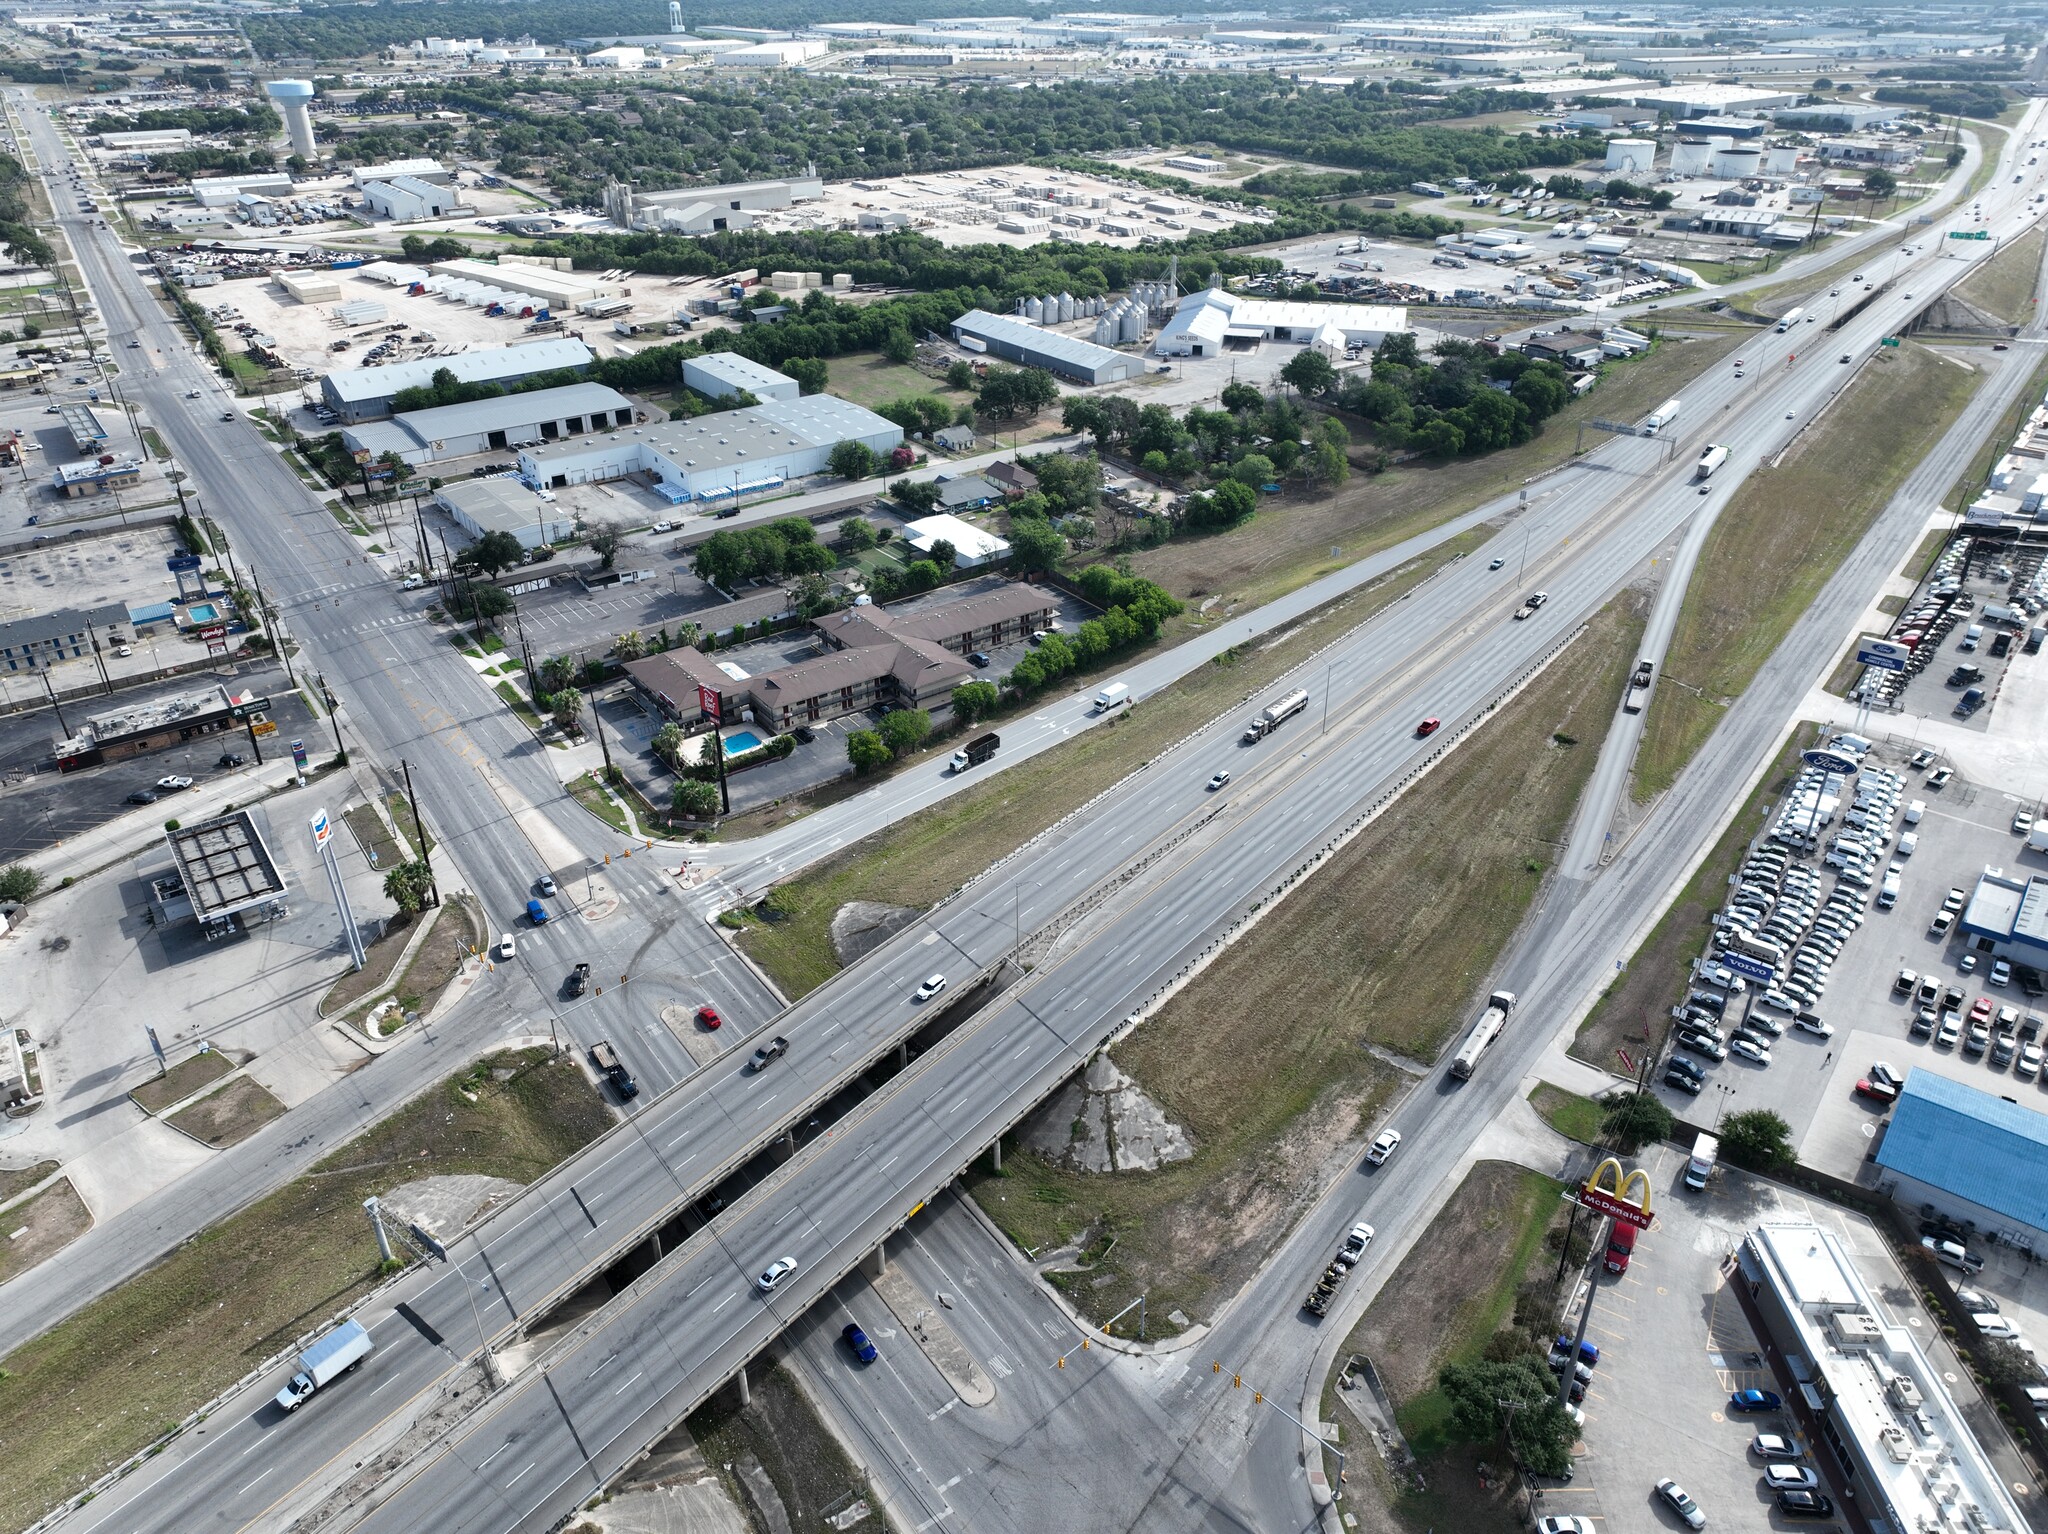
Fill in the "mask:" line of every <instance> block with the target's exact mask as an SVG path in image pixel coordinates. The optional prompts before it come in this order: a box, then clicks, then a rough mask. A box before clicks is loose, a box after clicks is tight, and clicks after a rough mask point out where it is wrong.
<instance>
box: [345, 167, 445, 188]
mask: <svg viewBox="0 0 2048 1534" xmlns="http://www.w3.org/2000/svg"><path fill="white" fill-rule="evenodd" d="M400 176H410V177H412V179H413V180H415V181H431V182H433V183H434V184H435V185H436V186H448V185H450V184H452V183H453V182H454V180H455V172H454V171H452V170H450V169H448V167H447V166H445V165H443V164H442V163H441V162H440V161H439V160H429V159H418V160H386V161H385V162H384V163H383V164H382V165H362V166H358V167H357V168H356V169H355V170H354V171H353V172H351V179H353V180H354V182H355V187H356V190H357V191H359V192H360V191H361V190H362V189H363V188H364V187H366V186H368V185H369V184H370V183H371V182H372V181H396V180H397V179H398V178H399V177H400Z"/></svg>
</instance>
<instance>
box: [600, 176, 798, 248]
mask: <svg viewBox="0 0 2048 1534" xmlns="http://www.w3.org/2000/svg"><path fill="white" fill-rule="evenodd" d="M824 195H825V180H824V178H823V177H822V176H820V175H819V174H818V167H817V166H816V165H806V166H805V167H804V173H803V174H802V175H801V176H791V177H790V178H788V179H787V180H784V181H739V182H733V183H731V184H730V185H726V186H689V187H677V188H675V189H673V190H671V191H665V192H636V191H634V190H633V188H632V187H630V186H628V185H627V184H626V183H625V182H623V181H614V182H611V183H609V184H608V185H606V187H605V189H604V214H605V217H606V218H608V219H610V220H611V221H612V222H613V223H615V224H617V225H618V226H619V227H620V228H621V229H656V230H660V231H662V232H663V233H667V234H716V233H718V232H719V231H721V230H725V229H751V228H753V226H754V215H755V214H756V213H768V212H775V211H778V210H780V209H783V208H790V207H794V206H795V205H796V204H798V203H800V202H816V201H817V200H818V199H820V198H821V197H823V196H824Z"/></svg>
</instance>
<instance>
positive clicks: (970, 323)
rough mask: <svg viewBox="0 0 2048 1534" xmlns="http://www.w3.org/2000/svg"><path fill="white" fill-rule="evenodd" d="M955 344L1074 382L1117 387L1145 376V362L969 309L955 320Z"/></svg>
mask: <svg viewBox="0 0 2048 1534" xmlns="http://www.w3.org/2000/svg"><path fill="white" fill-rule="evenodd" d="M953 339H954V340H955V341H958V342H959V343H960V344H961V345H963V346H965V347H967V348H968V350H970V351H985V352H987V353H988V354H989V355H990V356H992V357H1000V358H1002V359H1003V360H1004V361H1005V362H1015V363H1018V364H1019V365H1021V366H1023V367H1029V368H1044V369H1045V370H1046V371H1047V372H1048V373H1057V374H1059V375H1060V377H1062V378H1071V379H1073V380H1074V382H1076V383H1084V384H1105V383H1121V382H1122V381H1124V380H1125V379H1128V378H1136V377H1137V376H1138V375H1139V374H1141V373H1143V372H1144V371H1145V363H1144V359H1143V358H1140V357H1134V356H1132V355H1130V354H1129V353H1128V352H1116V351H1111V350H1110V349H1109V348H1108V347H1106V346H1097V345H1096V344H1095V343H1094V342H1093V341H1083V340H1080V339H1078V338H1077V337H1074V336H1063V335H1060V334H1058V333H1057V332H1054V331H1050V330H1041V329H1040V328H1039V327H1038V326H1036V325H1034V324H1032V323H1031V322H1030V321H1029V320H1020V319H1017V318H1016V317H1015V316H1013V315H1008V314H990V313H989V312H988V311H987V310H986V309H969V310H968V311H967V312H966V313H965V314H963V315H961V316H960V318H958V319H957V320H955V321H953Z"/></svg>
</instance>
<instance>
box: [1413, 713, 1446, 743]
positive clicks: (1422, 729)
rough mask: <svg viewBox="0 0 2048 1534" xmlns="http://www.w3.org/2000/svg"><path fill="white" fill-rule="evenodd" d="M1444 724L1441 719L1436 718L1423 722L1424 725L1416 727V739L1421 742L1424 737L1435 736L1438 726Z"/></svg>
mask: <svg viewBox="0 0 2048 1534" xmlns="http://www.w3.org/2000/svg"><path fill="white" fill-rule="evenodd" d="M1442 723H1443V721H1442V720H1441V719H1435V718H1431V719H1425V720H1423V721H1422V723H1420V724H1418V725H1417V726H1416V727H1415V735H1416V738H1417V739H1418V740H1419V739H1421V738H1422V737H1423V736H1424V735H1434V734H1435V733H1436V731H1437V726H1438V725H1440V724H1442Z"/></svg>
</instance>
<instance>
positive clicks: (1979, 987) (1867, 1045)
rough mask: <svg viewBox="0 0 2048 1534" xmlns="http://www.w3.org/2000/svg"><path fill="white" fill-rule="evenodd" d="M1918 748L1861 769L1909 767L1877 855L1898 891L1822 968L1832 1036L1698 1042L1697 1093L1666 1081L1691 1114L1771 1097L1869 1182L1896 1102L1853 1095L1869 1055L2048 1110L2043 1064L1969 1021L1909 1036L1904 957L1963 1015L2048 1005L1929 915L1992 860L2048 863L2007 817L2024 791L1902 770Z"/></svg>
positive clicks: (1818, 1146) (1809, 1144)
mask: <svg viewBox="0 0 2048 1534" xmlns="http://www.w3.org/2000/svg"><path fill="white" fill-rule="evenodd" d="M1911 759H1912V756H1911V753H1910V750H1909V748H1908V747H1907V746H1905V745H1903V744H1901V745H1897V746H1894V745H1890V744H1880V745H1878V746H1877V747H1876V748H1875V749H1873V751H1872V752H1871V753H1870V755H1869V756H1868V757H1867V758H1866V762H1867V763H1868V764H1869V765H1868V767H1867V768H1866V771H1868V770H1872V769H1874V770H1877V771H1896V772H1899V773H1901V774H1902V775H1903V777H1904V780H1905V787H1904V788H1902V790H1901V791H1900V793H1901V797H1900V805H1901V809H1900V812H1899V813H1898V814H1897V815H1895V816H1893V817H1892V819H1891V822H1890V826H1889V834H1888V836H1887V839H1886V843H1885V848H1884V851H1883V853H1882V855H1881V856H1882V859H1883V861H1881V862H1880V863H1879V865H1878V866H1879V867H1880V868H1881V869H1882V868H1885V867H1888V866H1889V864H1890V862H1892V861H1896V862H1897V863H1898V864H1899V865H1900V874H1899V895H1898V903H1897V904H1896V905H1895V906H1894V907H1892V908H1891V909H1889V910H1887V909H1884V908H1883V907H1882V906H1881V905H1880V903H1879V901H1878V900H1877V899H1875V898H1872V899H1870V900H1869V901H1868V904H1867V905H1865V906H1864V907H1863V908H1862V912H1861V915H1862V921H1861V924H1860V925H1858V926H1857V927H1856V928H1855V930H1854V931H1852V932H1850V933H1849V934H1848V936H1847V938H1846V940H1845V941H1844V942H1843V944H1842V947H1841V949H1840V951H1839V953H1838V954H1837V955H1836V956H1835V957H1834V959H1833V960H1832V962H1831V963H1830V964H1829V965H1828V970H1827V981H1826V984H1825V986H1824V988H1823V989H1822V990H1821V991H1820V992H1819V994H1818V997H1817V999H1816V1000H1815V1002H1814V1003H1813V1010H1814V1011H1815V1012H1817V1013H1818V1015H1819V1016H1820V1018H1821V1020H1822V1021H1823V1022H1824V1023H1825V1024H1827V1025H1828V1027H1830V1028H1831V1029H1832V1030H1833V1031H1832V1033H1831V1035H1829V1036H1826V1037H1822V1036H1819V1035H1816V1034H1812V1033H1807V1032H1804V1031H1802V1030H1801V1029H1800V1028H1798V1027H1797V1026H1796V1025H1795V1026H1790V1027H1787V1028H1786V1029H1785V1030H1784V1032H1783V1033H1782V1034H1780V1035H1779V1036H1777V1037H1775V1038H1772V1039H1769V1040H1768V1045H1769V1049H1770V1053H1771V1063H1770V1064H1769V1066H1767V1067H1766V1066H1761V1065H1757V1064H1754V1063H1747V1062H1743V1061H1741V1059H1740V1057H1739V1056H1737V1055H1735V1054H1733V1053H1731V1054H1730V1056H1729V1058H1728V1059H1727V1060H1726V1061H1722V1062H1715V1061H1712V1060H1711V1059H1708V1058H1706V1057H1705V1056H1704V1055H1702V1054H1701V1053H1700V1052H1699V1051H1697V1050H1693V1051H1689V1052H1688V1053H1690V1055H1691V1057H1692V1058H1694V1059H1696V1060H1698V1061H1700V1063H1701V1064H1702V1065H1703V1066H1704V1074H1705V1081H1704V1083H1703V1090H1702V1092H1701V1093H1700V1094H1698V1095H1697V1096H1694V1095H1693V1094H1690V1093H1686V1092H1683V1091H1680V1090H1678V1089H1676V1088H1674V1087H1671V1086H1669V1085H1666V1086H1663V1087H1660V1092H1661V1093H1662V1095H1663V1096H1664V1098H1665V1101H1666V1102H1668V1103H1669V1104H1670V1105H1671V1106H1672V1108H1673V1110H1674V1111H1675V1112H1678V1113H1679V1114H1681V1115H1683V1116H1684V1117H1686V1118H1687V1119H1688V1120H1691V1121H1698V1122H1714V1121H1718V1119H1720V1118H1721V1117H1725V1116H1726V1115H1727V1114H1729V1113H1739V1112H1744V1111H1747V1110H1750V1109H1758V1108H1767V1109H1770V1110H1771V1111H1773V1112H1775V1113H1777V1114H1778V1115H1779V1116H1780V1117H1782V1118H1783V1119H1784V1120H1785V1121H1786V1122H1787V1123H1788V1124H1790V1125H1791V1126H1792V1130H1793V1138H1794V1143H1795V1145H1796V1146H1797V1148H1798V1153H1799V1159H1800V1161H1801V1162H1802V1163H1803V1164H1805V1165H1808V1166H1812V1167H1814V1168H1816V1169H1818V1170H1821V1171H1824V1172H1828V1173H1830V1174H1832V1175H1834V1176H1837V1177H1841V1178H1843V1179H1845V1180H1848V1181H1859V1180H1860V1181H1863V1182H1866V1183H1870V1182H1873V1181H1874V1177H1873V1173H1874V1168H1873V1167H1872V1166H1871V1164H1870V1163H1869V1161H1868V1158H1869V1156H1870V1155H1871V1154H1872V1153H1873V1152H1874V1150H1875V1147H1876V1137H1877V1134H1878V1126H1879V1124H1880V1123H1881V1122H1882V1120H1883V1118H1884V1115H1885V1113H1886V1111H1887V1109H1888V1106H1889V1105H1888V1103H1887V1102H1886V1101H1883V1100H1880V1099H1877V1098H1873V1097H1870V1096H1866V1095H1862V1094H1859V1093H1858V1091H1857V1083H1858V1082H1859V1081H1865V1080H1869V1079H1870V1075H1871V1067H1872V1066H1873V1065H1875V1064H1877V1063H1879V1062H1883V1063H1884V1064H1885V1065H1887V1066H1890V1067H1891V1068H1893V1069H1894V1070H1895V1071H1897V1072H1899V1073H1900V1074H1901V1075H1903V1073H1904V1072H1906V1071H1909V1070H1912V1069H1914V1068H1925V1069H1930V1070H1934V1071H1936V1072H1938V1073H1939V1074H1941V1075H1944V1076H1950V1077H1953V1078H1955V1079H1957V1080H1960V1081H1964V1082H1967V1083H1968V1084H1970V1085H1972V1086H1976V1087H1978V1088H1980V1089H1982V1090H1984V1091H1989V1092H1996V1093H1999V1094H2001V1095H2009V1096H2014V1097H2017V1098H2018V1099H2019V1100H2020V1101H2023V1102H2029V1103H2031V1104H2034V1105H2035V1106H2038V1107H2040V1108H2042V1109H2043V1110H2044V1111H2048V1084H2044V1079H2048V1072H2044V1073H2042V1074H2041V1075H2038V1076H2036V1077H2035V1078H2034V1079H2032V1080H2023V1079H2019V1078H2018V1077H2017V1076H2016V1074H2015V1072H2014V1071H2013V1069H2012V1062H2002V1063H1995V1062H1994V1056H1993V1054H1992V1052H1990V1051H1988V1050H1987V1051H1986V1052H1984V1053H1982V1054H1975V1053H1971V1052H1968V1051H1966V1049H1965V1048H1964V1047H1963V1046H1964V1044H1965V1042H1966V1040H1967V1028H1965V1029H1964V1031H1963V1033H1962V1036H1961V1037H1959V1038H1958V1039H1956V1040H1955V1041H1953V1042H1952V1043H1950V1044H1948V1045H1946V1046H1944V1045H1941V1044H1939V1043H1938V1042H1937V1041H1938V1039H1939V1037H1940V1032H1939V1028H1938V1026H1937V1028H1936V1030H1935V1031H1934V1033H1932V1034H1931V1035H1927V1036H1921V1037H1914V1036H1913V1035H1912V1033H1911V1027H1912V1023H1913V1019H1914V1016H1915V1013H1916V1011H1917V1009H1918V1003H1917V1002H1913V1001H1909V1000H1908V999H1907V997H1906V996H1905V995H1902V994H1900V993H1899V992H1898V991H1897V988H1896V982H1897V980H1898V977H1899V974H1900V971H1901V970H1911V971H1912V972H1913V973H1914V976H1915V980H1916V989H1917V984H1918V981H1919V980H1921V979H1923V978H1926V977H1932V978H1934V979H1935V980H1936V981H1937V982H1938V984H1939V986H1940V987H1941V988H1942V989H1943V990H1944V991H1945V990H1946V989H1947V988H1948V987H1950V986H1954V987H1957V988H1958V989H1960V991H1961V992H1962V993H1963V998H1964V999H1963V1003H1962V1006H1961V1007H1960V1008H1959V1009H1958V1010H1959V1011H1960V1012H1961V1013H1962V1014H1963V1016H1964V1020H1965V1023H1967V1017H1968V1014H1969V1012H1970V1009H1971V1008H1972V1007H1973V1006H1974V1005H1975V1004H1976V1003H1977V1001H1978V1000H1979V999H1980V998H1989V1000H1990V1002H1991V1005H1992V1007H1993V1009H1994V1011H1993V1016H1994V1018H1995V1016H1996V1010H1995V1009H1996V1008H1997V1007H1999V1006H2001V1005H2009V1006H2011V1007H2013V1008H2014V1009H2015V1010H2016V1011H2017V1012H2018V1013H2019V1014H2020V1015H2021V1016H2022V1017H2024V1016H2025V1015H2027V1014H2028V1013H2030V1012H2033V1013H2048V1005H2044V1003H2042V1002H2040V1001H2036V1000H2034V999H2031V998H2030V997H2029V996H2028V995H2027V994H2026V989H2025V986H2026V984H2028V983H2032V977H2031V976H2018V975H2016V976H2014V977H2012V979H2011V980H2009V981H2008V982H2007V983H2006V984H2005V985H2004V986H1994V985H1993V984H1991V983H1990V982H1991V972H1990V967H1989V965H1988V963H1987V964H1982V965H1978V966H1976V967H1975V968H1974V971H1973V972H1971V973H1964V972H1963V970H1962V969H1961V967H1960V962H1959V961H1960V960H1962V959H1963V957H1964V956H1965V953H1966V949H1965V947H1964V945H1963V943H1962V942H1961V940H1960V939H1958V938H1957V937H1956V936H1955V935H1954V929H1953V927H1950V929H1949V930H1948V931H1947V932H1944V933H1941V934H1937V933H1935V932H1934V931H1933V930H1932V923H1933V920H1934V917H1935V914H1936V913H1937V912H1938V911H1939V910H1940V909H1941V908H1942V906H1943V904H1944V902H1945V901H1947V900H1948V899H1949V898H1950V897H1949V892H1950V891H1951V890H1956V889H1959V890H1961V891H1963V894H1964V898H1967V897H1968V894H1969V892H1970V891H1971V889H1972V888H1973V887H1974V885H1975V883H1976V880H1977V877H1978V875H1980V874H1981V873H1983V872H1984V870H1985V869H1987V868H2003V869H2006V870H2008V871H2020V870H2025V869H2029V868H2038V867H2042V866H2048V858H2044V857H2043V856H2042V855H2041V854H2039V853H2034V852H2029V851H2026V850H2025V844H2024V839H2023V838H2022V837H2020V836H2019V835H2018V834H2017V833H2016V832H2015V831H2014V830H2013V816H2014V813H2015V811H2016V810H2018V809H2020V808H2021V807H2022V806H2021V802H2020V801H2019V800H2018V799H2017V798H2016V797H2015V796H2013V795H2011V794H2006V793H2002V792H2000V791H1998V790H1997V789H1995V788H1991V787H1988V786H1984V785H1980V784H1976V783H1972V782H1971V781H1969V780H1968V779H1967V778H1964V777H1961V776H1955V777H1951V778H1950V780H1949V781H1948V783H1947V784H1946V786H1944V787H1942V788H1939V789H1934V788H1930V787H1928V782H1929V774H1928V773H1927V772H1926V771H1924V770H1922V771H1908V770H1906V764H1907V763H1908V762H1909V761H1910V760H1911ZM1916 800H1917V801H1918V802H1919V803H1921V804H1922V805H1924V806H1925V808H1924V809H1923V810H1922V811H1921V812H1920V821H1919V824H1918V825H1917V826H1912V827H1908V826H1907V825H1906V824H1905V814H1906V813H1907V807H1908V806H1910V805H1911V804H1912V803H1913V802H1915V801H1916ZM1844 807H1845V808H1846V805H1845V806H1844ZM1909 830H1910V831H1911V832H1912V833H1913V834H1914V835H1915V837H1916V844H1915V845H1914V849H1913V851H1912V852H1911V853H1910V854H1909V855H1905V856H1901V855H1900V852H1901V843H1900V836H1901V834H1902V833H1904V832H1906V831H1909ZM1822 845H1823V846H1825V841H1823V843H1822ZM1792 866H1794V867H1799V866H1804V867H1807V868H1812V869H1815V870H1816V871H1817V872H1819V873H1822V874H1831V873H1832V871H1831V870H1825V869H1822V868H1820V866H1819V865H1818V863H1817V861H1816V860H1815V859H1814V858H1806V859H1801V860H1797V861H1795V862H1794V863H1793V865H1792ZM1835 882H1836V881H1835V880H1834V879H1833V878H1832V877H1822V878H1820V880H1819V887H1820V889H1821V891H1822V892H1823V894H1825V893H1827V892H1829V891H1830V890H1831V889H1832V887H1833V886H1834V885H1835ZM1878 887H1879V886H1876V885H1874V886H1873V888H1872V890H1871V891H1870V892H1868V893H1870V894H1872V895H1874V894H1875V892H1876V890H1877V888H1878ZM1855 893H1858V894H1862V893H1866V892H1862V891H1856V892H1855ZM1757 989H1758V988H1755V987H1752V988H1750V989H1748V990H1746V991H1745V992H1744V993H1742V994H1741V995H1739V996H1736V997H1732V998H1731V1005H1729V1007H1728V1010H1727V1018H1728V1021H1729V1024H1730V1028H1731V1029H1732V1025H1733V1024H1734V1023H1735V1022H1738V1021H1740V1020H1741V1019H1742V1017H1743V1015H1744V1013H1743V1009H1744V1008H1745V1007H1746V1006H1747V1007H1749V1008H1750V1013H1751V1016H1754V1015H1755V1011H1756V1008H1755V1002H1756V999H1757V997H1756V992H1757ZM1726 1031H1729V1030H1728V1029H1724V1032H1726ZM1680 1052H1687V1051H1682V1050H1681V1051H1680Z"/></svg>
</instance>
